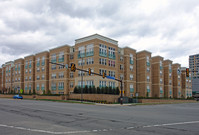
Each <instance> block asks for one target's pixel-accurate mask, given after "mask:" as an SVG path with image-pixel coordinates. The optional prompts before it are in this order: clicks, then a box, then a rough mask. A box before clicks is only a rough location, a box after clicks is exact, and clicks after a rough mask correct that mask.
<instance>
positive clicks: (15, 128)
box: [0, 98, 199, 135]
mask: <svg viewBox="0 0 199 135" xmlns="http://www.w3.org/2000/svg"><path fill="white" fill-rule="evenodd" d="M52 134H58V135H62V134H63V135H71V134H77V135H98V134H103V135H124V134H125V135H132V134H136V135H160V134H161V135H198V134H199V103H187V104H168V105H166V104H164V105H143V106H120V105H117V106H104V105H86V104H72V103H58V102H48V101H34V100H14V99H2V98H0V135H52Z"/></svg>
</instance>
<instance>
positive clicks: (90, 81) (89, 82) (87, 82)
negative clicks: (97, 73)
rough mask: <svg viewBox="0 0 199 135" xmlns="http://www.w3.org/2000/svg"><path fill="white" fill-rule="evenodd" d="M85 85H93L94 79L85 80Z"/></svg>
mask: <svg viewBox="0 0 199 135" xmlns="http://www.w3.org/2000/svg"><path fill="white" fill-rule="evenodd" d="M86 85H87V86H93V85H94V81H93V80H88V81H86Z"/></svg>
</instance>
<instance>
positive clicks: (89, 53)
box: [86, 51, 94, 56]
mask: <svg viewBox="0 0 199 135" xmlns="http://www.w3.org/2000/svg"><path fill="white" fill-rule="evenodd" d="M93 55H94V52H93V51H91V52H86V56H93Z"/></svg>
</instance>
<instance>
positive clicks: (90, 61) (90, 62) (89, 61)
mask: <svg viewBox="0 0 199 135" xmlns="http://www.w3.org/2000/svg"><path fill="white" fill-rule="evenodd" d="M86 63H87V65H90V64H93V63H94V59H93V58H88V59H87V60H86Z"/></svg>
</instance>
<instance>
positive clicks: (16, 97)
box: [13, 95, 23, 99]
mask: <svg viewBox="0 0 199 135" xmlns="http://www.w3.org/2000/svg"><path fill="white" fill-rule="evenodd" d="M13 98H14V99H23V96H21V95H14V96H13Z"/></svg>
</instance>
